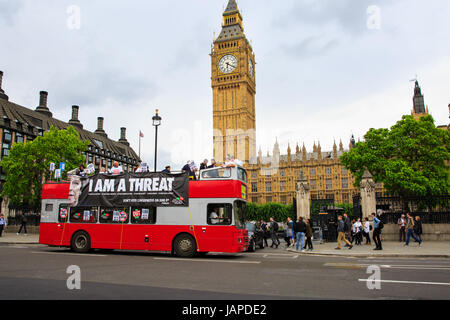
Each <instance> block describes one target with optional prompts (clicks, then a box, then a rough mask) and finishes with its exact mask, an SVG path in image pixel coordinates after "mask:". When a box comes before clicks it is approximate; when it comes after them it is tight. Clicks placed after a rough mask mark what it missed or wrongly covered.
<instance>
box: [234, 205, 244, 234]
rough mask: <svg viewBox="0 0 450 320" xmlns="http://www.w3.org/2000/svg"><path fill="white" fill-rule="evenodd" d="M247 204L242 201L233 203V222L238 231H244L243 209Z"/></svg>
mask: <svg viewBox="0 0 450 320" xmlns="http://www.w3.org/2000/svg"><path fill="white" fill-rule="evenodd" d="M246 206H247V204H246V203H245V202H244V201H235V202H234V221H235V226H236V228H238V229H245V209H246Z"/></svg>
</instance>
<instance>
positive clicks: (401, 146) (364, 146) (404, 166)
mask: <svg viewBox="0 0 450 320" xmlns="http://www.w3.org/2000/svg"><path fill="white" fill-rule="evenodd" d="M364 140H365V141H364V142H359V143H357V144H356V147H355V148H353V149H352V150H350V151H349V152H346V153H344V154H343V155H342V156H341V162H342V163H343V164H344V165H345V167H346V168H347V169H349V170H350V171H351V172H352V174H353V175H354V176H355V178H356V182H355V185H356V186H359V183H360V181H361V178H362V175H363V174H364V171H365V170H366V169H367V170H369V172H370V173H371V174H372V175H373V178H374V180H375V181H376V182H383V183H384V187H385V189H386V190H387V191H388V192H389V193H390V194H393V195H398V196H401V197H415V196H423V197H432V196H435V195H443V194H447V193H448V192H449V180H448V178H449V176H448V175H449V172H448V161H449V160H450V149H449V148H450V146H449V140H450V133H449V132H448V131H447V130H441V129H439V128H436V126H435V125H434V120H433V118H432V117H431V116H424V117H422V118H420V120H418V121H417V120H415V119H414V117H412V116H403V118H402V120H400V121H398V122H397V124H395V125H394V126H393V127H392V128H391V129H390V130H389V129H370V130H369V131H368V132H367V133H366V135H365V136H364Z"/></svg>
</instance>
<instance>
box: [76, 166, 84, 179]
mask: <svg viewBox="0 0 450 320" xmlns="http://www.w3.org/2000/svg"><path fill="white" fill-rule="evenodd" d="M85 169H86V168H85V167H84V165H82V164H80V166H79V167H78V169H77V170H76V171H75V174H76V175H77V176H80V177H86V171H85Z"/></svg>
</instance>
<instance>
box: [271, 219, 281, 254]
mask: <svg viewBox="0 0 450 320" xmlns="http://www.w3.org/2000/svg"><path fill="white" fill-rule="evenodd" d="M270 237H271V238H272V245H271V246H270V247H271V248H273V246H276V248H277V249H278V246H279V245H280V240H279V239H278V223H277V222H276V221H275V220H274V219H273V217H270Z"/></svg>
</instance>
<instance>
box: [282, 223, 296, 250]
mask: <svg viewBox="0 0 450 320" xmlns="http://www.w3.org/2000/svg"><path fill="white" fill-rule="evenodd" d="M291 223H292V220H291V218H289V217H288V218H287V221H286V229H285V232H286V234H285V238H284V241H286V247H287V248H289V247H290V246H291V245H292V235H293V233H294V230H293V229H292V226H293V225H292V224H291Z"/></svg>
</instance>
